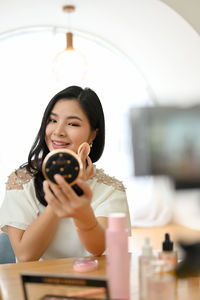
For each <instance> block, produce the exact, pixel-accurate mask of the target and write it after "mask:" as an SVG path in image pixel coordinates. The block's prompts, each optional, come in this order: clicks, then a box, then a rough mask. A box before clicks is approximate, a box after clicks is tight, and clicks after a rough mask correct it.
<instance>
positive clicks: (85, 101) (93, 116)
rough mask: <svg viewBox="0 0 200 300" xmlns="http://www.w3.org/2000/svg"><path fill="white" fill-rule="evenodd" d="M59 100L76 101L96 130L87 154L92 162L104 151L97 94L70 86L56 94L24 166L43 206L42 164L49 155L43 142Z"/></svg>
mask: <svg viewBox="0 0 200 300" xmlns="http://www.w3.org/2000/svg"><path fill="white" fill-rule="evenodd" d="M61 99H66V100H69V99H73V100H76V101H77V102H78V103H79V104H80V106H81V108H82V110H83V111H84V113H85V114H86V115H87V117H88V120H89V123H90V127H91V130H97V135H96V138H95V139H94V141H93V145H92V148H91V151H90V154H89V156H90V158H91V160H92V162H96V161H97V160H98V159H99V158H100V157H101V155H102V153H103V150H104V143H105V121H104V113H103V109H102V105H101V102H100V100H99V98H98V96H97V94H96V93H95V92H94V91H93V90H91V89H89V88H85V89H82V88H81V87H78V86H70V87H68V88H66V89H64V90H62V91H60V92H59V93H57V94H56V95H55V96H54V97H53V98H52V99H51V101H50V102H49V104H48V105H47V107H46V110H45V112H44V115H43V118H42V122H41V126H40V129H39V131H38V134H37V136H36V139H35V142H34V143H33V146H32V147H31V150H30V152H29V155H28V162H27V163H26V164H25V165H24V166H25V167H26V169H27V171H28V172H30V173H31V174H33V175H34V185H35V192H36V196H37V198H38V200H39V201H40V203H42V204H43V205H45V206H46V205H47V202H46V200H45V199H44V192H43V181H44V176H43V174H42V163H43V160H44V158H45V157H46V155H47V154H48V153H49V149H48V147H47V145H46V142H45V131H46V126H47V124H48V122H49V116H50V113H51V111H52V109H53V107H54V105H55V104H56V102H58V101H59V100H61Z"/></svg>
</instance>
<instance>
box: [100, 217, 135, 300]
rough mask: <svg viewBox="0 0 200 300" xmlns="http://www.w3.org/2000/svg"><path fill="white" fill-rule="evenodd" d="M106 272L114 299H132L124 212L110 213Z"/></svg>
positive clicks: (107, 231) (107, 232)
mask: <svg viewBox="0 0 200 300" xmlns="http://www.w3.org/2000/svg"><path fill="white" fill-rule="evenodd" d="M106 272H107V277H108V282H109V290H110V296H111V299H112V300H117V299H119V300H129V299H130V260H129V253H128V231H127V229H126V217H125V214H123V213H113V214H110V216H109V218H108V229H107V230H106Z"/></svg>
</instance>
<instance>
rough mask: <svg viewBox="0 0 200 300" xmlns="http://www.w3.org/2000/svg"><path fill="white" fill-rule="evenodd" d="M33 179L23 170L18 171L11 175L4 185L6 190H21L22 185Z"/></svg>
mask: <svg viewBox="0 0 200 300" xmlns="http://www.w3.org/2000/svg"><path fill="white" fill-rule="evenodd" d="M32 178H33V175H31V174H30V173H29V172H28V171H27V170H26V169H25V168H22V169H18V170H16V171H14V172H13V173H11V175H10V176H9V177H8V181H7V183H6V189H7V190H23V184H25V183H28V182H29V181H30V180H31V179H32Z"/></svg>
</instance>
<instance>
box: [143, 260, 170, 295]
mask: <svg viewBox="0 0 200 300" xmlns="http://www.w3.org/2000/svg"><path fill="white" fill-rule="evenodd" d="M168 270H169V262H168V261H166V260H163V259H155V260H152V261H151V262H150V267H149V272H148V278H147V289H146V299H148V300H161V299H162V300H174V299H175V290H174V288H175V285H174V276H173V275H172V274H170V273H169V272H168Z"/></svg>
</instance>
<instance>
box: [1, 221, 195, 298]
mask: <svg viewBox="0 0 200 300" xmlns="http://www.w3.org/2000/svg"><path fill="white" fill-rule="evenodd" d="M181 231H182V233H184V232H185V231H186V230H185V228H183V227H181V226H179V225H173V224H172V225H169V226H165V227H160V228H146V229H145V228H133V230H132V232H133V238H132V245H131V248H132V249H133V253H132V254H131V300H139V296H138V253H139V250H140V249H141V245H142V243H143V239H144V237H145V236H146V235H148V236H150V237H151V240H152V242H153V245H154V249H159V248H160V243H161V241H162V239H163V233H165V232H170V233H171V234H172V237H173V238H175V236H176V234H180V232H181ZM187 233H188V234H189V236H190V237H191V235H192V233H193V238H195V237H198V234H199V231H197V232H195V231H192V232H191V231H190V230H188V231H187ZM73 261H74V258H66V259H56V260H46V261H37V262H26V263H16V264H7V265H0V287H1V293H2V295H3V300H21V299H24V298H23V290H22V284H21V279H20V273H22V272H35V273H38V272H39V273H43V274H44V273H45V274H46V273H47V274H48V273H51V274H52V273H53V274H62V275H63V274H66V275H67V274H68V275H69V274H70V275H74V274H76V275H80V273H77V272H75V271H73V268H72V266H73ZM98 261H99V267H98V269H97V270H96V271H94V272H89V273H85V274H86V275H87V276H105V274H106V270H105V256H102V257H98ZM175 299H176V300H199V299H200V278H191V279H187V280H180V279H179V280H178V282H177V292H176V297H175ZM161 300H162V299H161Z"/></svg>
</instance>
